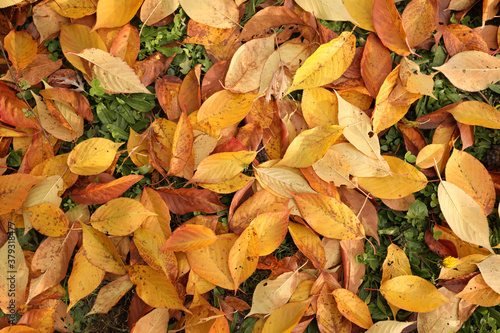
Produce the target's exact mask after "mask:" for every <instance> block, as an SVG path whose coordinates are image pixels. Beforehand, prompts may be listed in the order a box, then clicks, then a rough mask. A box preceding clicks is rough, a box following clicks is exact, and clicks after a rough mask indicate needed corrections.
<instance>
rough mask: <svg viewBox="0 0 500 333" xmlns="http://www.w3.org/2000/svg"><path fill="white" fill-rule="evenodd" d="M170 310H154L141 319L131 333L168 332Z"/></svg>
mask: <svg viewBox="0 0 500 333" xmlns="http://www.w3.org/2000/svg"><path fill="white" fill-rule="evenodd" d="M169 318H170V316H169V314H168V309H153V310H152V311H151V312H149V313H148V314H146V315H144V316H143V317H141V319H139V320H138V321H137V322H136V323H135V324H134V327H132V330H131V331H130V333H142V332H148V333H164V332H167V331H168V320H169Z"/></svg>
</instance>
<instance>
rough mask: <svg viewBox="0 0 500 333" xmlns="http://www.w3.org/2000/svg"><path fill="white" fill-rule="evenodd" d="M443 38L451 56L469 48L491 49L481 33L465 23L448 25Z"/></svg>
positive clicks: (486, 50) (477, 49)
mask: <svg viewBox="0 0 500 333" xmlns="http://www.w3.org/2000/svg"><path fill="white" fill-rule="evenodd" d="M443 39H444V45H445V46H446V50H447V51H448V54H449V55H450V57H453V56H454V55H455V54H457V53H460V52H464V51H468V50H476V51H482V52H488V51H489V48H488V45H487V44H486V42H485V41H484V39H483V38H482V37H481V35H480V34H479V33H477V32H476V31H474V30H473V29H471V28H469V27H467V26H465V25H461V24H450V25H448V26H447V27H446V30H445V31H444V34H443Z"/></svg>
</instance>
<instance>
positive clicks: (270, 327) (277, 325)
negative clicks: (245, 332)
mask: <svg viewBox="0 0 500 333" xmlns="http://www.w3.org/2000/svg"><path fill="white" fill-rule="evenodd" d="M309 303H311V298H309V299H307V300H305V301H302V302H295V303H288V304H285V305H283V306H281V307H279V308H278V309H276V310H274V312H273V313H271V315H270V316H269V318H267V320H266V322H265V323H264V327H263V328H262V333H276V332H280V333H290V332H291V331H292V330H293V328H294V327H295V326H297V324H298V323H299V321H300V318H302V316H303V315H304V313H305V312H306V310H307V308H308V307H309Z"/></svg>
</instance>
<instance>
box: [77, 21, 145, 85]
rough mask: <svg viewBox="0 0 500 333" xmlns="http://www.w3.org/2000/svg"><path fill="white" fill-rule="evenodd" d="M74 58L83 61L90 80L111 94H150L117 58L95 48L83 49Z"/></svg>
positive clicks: (129, 69)
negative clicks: (99, 84)
mask: <svg viewBox="0 0 500 333" xmlns="http://www.w3.org/2000/svg"><path fill="white" fill-rule="evenodd" d="M127 22H128V21H127ZM76 56H78V57H80V58H81V59H83V60H85V61H84V62H83V64H84V66H85V71H86V72H87V73H88V74H89V75H90V76H91V78H92V79H98V80H99V82H100V83H101V87H103V88H104V89H106V91H108V92H109V93H111V94H122V93H129V94H130V93H143V94H150V93H151V92H150V91H149V90H148V89H147V88H146V87H145V86H144V85H143V84H142V82H141V80H140V79H139V76H137V74H136V73H135V72H134V70H133V69H132V68H131V67H130V66H129V65H128V64H127V63H126V62H125V61H124V60H123V59H121V58H119V57H115V56H112V55H111V54H109V53H108V52H105V51H103V50H100V49H95V48H90V49H85V50H83V51H82V52H81V53H78V54H76Z"/></svg>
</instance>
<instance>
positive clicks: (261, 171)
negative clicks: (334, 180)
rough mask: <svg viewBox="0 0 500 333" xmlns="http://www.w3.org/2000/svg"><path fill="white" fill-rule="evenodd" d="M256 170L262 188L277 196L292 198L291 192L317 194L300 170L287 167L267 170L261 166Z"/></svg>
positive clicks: (275, 167)
mask: <svg viewBox="0 0 500 333" xmlns="http://www.w3.org/2000/svg"><path fill="white" fill-rule="evenodd" d="M254 170H255V177H256V178H257V181H258V182H259V183H260V184H261V186H262V187H264V188H265V189H267V190H269V191H270V192H271V193H273V194H275V195H277V196H280V197H284V198H291V195H290V192H292V193H316V191H314V190H313V189H312V188H311V186H310V185H309V183H308V182H307V180H306V179H305V178H304V176H302V173H301V172H300V171H299V170H298V169H295V168H289V167H285V166H274V167H270V168H269V167H267V168H266V167H263V164H261V165H260V166H259V167H257V168H255V169H254Z"/></svg>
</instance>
